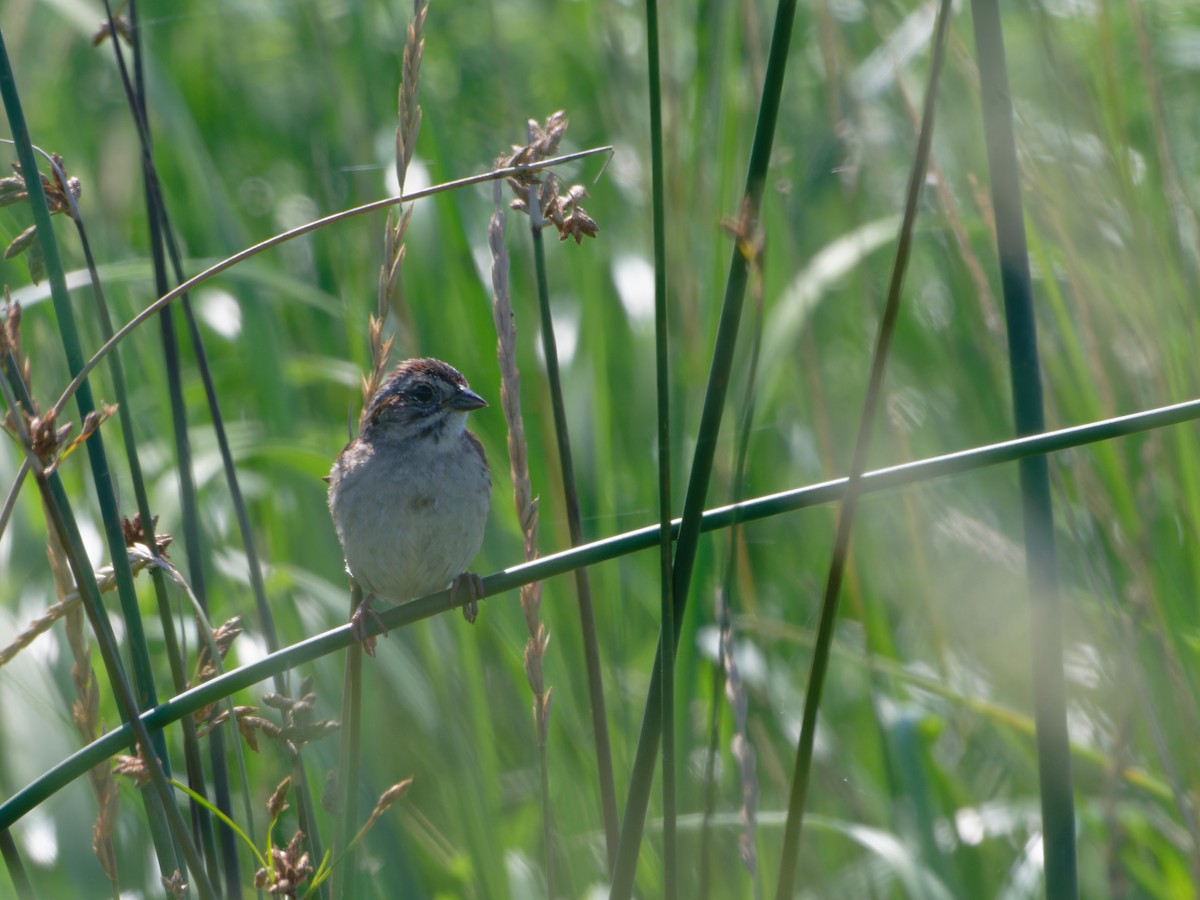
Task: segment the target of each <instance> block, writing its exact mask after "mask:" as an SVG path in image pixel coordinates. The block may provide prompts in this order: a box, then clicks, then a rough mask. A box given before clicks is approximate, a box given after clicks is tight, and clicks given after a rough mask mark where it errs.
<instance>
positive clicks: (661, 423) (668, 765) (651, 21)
mask: <svg viewBox="0 0 1200 900" xmlns="http://www.w3.org/2000/svg"><path fill="white" fill-rule="evenodd" d="M658 45H659V41H658V0H646V57H647V64H648V67H649V70H650V71H649V73H648V77H649V82H650V92H649V95H650V96H649V99H650V192H651V207H652V211H653V216H654V363H655V396H656V398H657V401H658V408H657V416H658V422H657V424H658V559H659V576H660V586H659V590H660V594H661V600H662V612H661V616H660V618H661V621H660V625H659V629H660V632H661V633H662V634H674V633H675V598H674V592H673V590H672V577H671V417H670V414H671V408H670V389H671V371H670V361H669V352H670V339H669V335H668V330H667V329H668V318H667V237H666V233H667V232H666V199H665V185H664V184H663V125H662V84H661V80H662V79H661V75H660V72H659V46H658ZM662 648H663V653H662V683H663V688H662V721H663V737H662V767H663V768H662V789H663V896H664V897H666V898H667V900H672V898H674V897H675V896H676V893H677V891H678V886H677V881H678V871H677V870H678V861H677V858H678V851H677V847H676V844H677V841H676V815H677V809H676V798H675V794H676V775H675V644H674V642H673V641H667V642H666V643H664V644H663V645H662ZM610 867H611V860H610Z"/></svg>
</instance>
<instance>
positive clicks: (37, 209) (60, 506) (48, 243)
mask: <svg viewBox="0 0 1200 900" xmlns="http://www.w3.org/2000/svg"><path fill="white" fill-rule="evenodd" d="M0 98H2V99H3V102H4V108H5V112H6V114H7V116H8V121H9V126H10V128H11V130H12V134H13V140H14V141H15V143H16V149H17V156H18V158H19V159H20V160H21V167H22V171H23V172H24V173H25V177H26V183H25V184H26V190H27V192H28V195H29V202H30V207H31V209H32V211H33V217H34V222H35V224H36V226H37V234H38V242H39V245H40V248H41V252H42V253H43V256H44V259H45V266H46V273H47V276H48V278H49V281H50V287H51V296H52V299H53V302H54V307H55V313H56V315H57V318H58V326H59V335H60V338H61V341H62V344H63V349H64V351H65V353H66V357H67V365H68V368H69V370H70V371H71V372H73V373H76V374H78V373H80V372H81V371H82V369H83V365H84V358H83V350H82V345H81V343H80V339H79V335H78V333H77V332H76V329H75V318H74V313H73V311H72V308H71V305H70V298H69V296H68V294H67V286H66V277H65V275H64V271H63V266H62V260H61V258H60V256H59V253H58V244H57V241H56V238H55V235H54V226H53V224H52V223H51V221H50V210H49V207H48V206H47V203H46V196H45V192H44V190H43V189H42V183H41V179H40V177H39V172H38V166H37V158H36V156H35V155H34V150H33V144H32V141H31V139H30V135H29V132H28V129H27V127H26V124H25V117H24V113H23V111H22V109H21V102H20V97H19V95H18V93H17V88H16V82H15V79H14V78H13V74H12V68H11V65H10V62H9V56H8V50H7V47H6V46H5V44H4V39H3V35H2V34H0ZM10 362H11V359H10ZM8 377H9V381H8V382H7V385H8V386H7V388H6V399H8V401H9V408H10V409H11V410H12V413H13V419H14V422H18V421H19V420H20V413H19V411H18V406H17V400H16V399H15V393H16V392H19V391H21V390H23V386H22V385H21V382H20V377H19V375H18V373H16V372H15V371H12V370H11V368H10V371H9V372H8ZM76 399H77V405H78V408H79V414H80V418H81V420H86V419H87V417H88V416H89V415H90V414H92V413H94V412H95V402H94V400H93V398H92V392H91V387H90V385H89V384H88V382H87V381H86V380H85V381H83V382H81V384H80V386H79V389H78V396H77V398H76ZM22 400H23V401H24V404H25V408H26V409H30V404H29V402H28V398H27V397H23V398H22ZM31 414H32V412H31ZM25 437H26V438H27V437H28V436H27V435H26V436H25ZM26 446H28V443H27V442H26ZM87 450H88V459H89V462H90V463H91V468H92V478H93V482H94V484H95V487H96V493H97V496H98V498H99V501H100V513H101V518H102V521H103V525H104V532H105V537H106V538H107V542H108V547H109V552H110V554H111V559H112V565H113V570H114V573H115V575H116V581H117V591H118V594H119V596H120V601H121V609H122V614H123V616H124V620H125V622H124V624H125V628H126V633H127V637H128V642H129V646H130V649H131V655H132V658H133V674H134V680H133V684H132V687H130V688H129V693H128V694H126V695H124V696H122V697H121V699H122V701H123V709H122V711H123V714H124V715H125V717H127V718H129V719H133V718H136V717H137V716H138V713H139V711H141V710H143V709H147V708H149V707H151V706H153V705H155V703H156V702H157V700H156V696H155V690H154V680H153V674H152V671H151V667H150V660H149V654H148V652H147V646H146V640H145V633H144V630H143V628H142V622H141V613H140V611H139V609H138V604H137V597H136V595H135V593H134V589H133V572H132V569H131V567H130V564H129V557H128V554H127V553H126V550H125V538H124V533H123V531H122V529H121V521H120V515H119V511H118V510H117V503H116V493H115V488H114V484H113V477H112V473H111V471H110V470H109V467H108V461H107V458H106V455H105V451H104V444H103V441H102V439H101V437H100V433H99V430H98V429H97V430H96V431H94V432H93V434H92V435H91V436H90V437H89V438H88V440H87ZM38 484H39V487H40V488H41V489H42V494H43V498H44V499H45V500H46V506H47V508H48V509H50V510H51V511H52V512H54V513H55V515H56V516H57V518H56V522H55V527H57V528H58V529H59V532H60V534H59V537H60V540H61V541H62V544H63V546H64V549H65V550H66V552H67V554H68V557H69V558H70V560H71V567H72V570H73V572H74V575H75V579H76V583H77V584H79V585H80V587H81V589H84V590H86V592H87V598H88V601H89V604H90V606H89V611H90V619H91V621H92V625H93V628H97V627H98V626H102V627H99V630H98V631H97V639H98V640H100V641H101V642H102V646H103V643H104V642H109V641H113V640H114V638H113V635H112V631H111V626H109V625H108V620H107V614H106V613H105V612H104V608H103V606H102V605H101V603H100V594H99V589H98V586H97V584H96V580H95V577H94V575H93V573H92V571H91V569H90V567H89V566H87V565H86V562H87V556H86V555H85V554H84V553H83V547H82V542H81V539H80V537H79V533H78V530H77V528H76V527H75V526H74V521H73V517H72V516H71V515H70V512H69V507H68V506H67V498H66V494H65V492H64V491H63V489H62V484H61V481H60V480H59V478H58V476H57V473H52V474H51V476H50V477H49V478H48V479H47V478H44V477H43V478H39V479H38ZM105 664H106V667H107V668H108V670H109V675H110V678H112V677H114V676H115V683H116V684H120V685H122V686H125V685H127V683H126V682H125V681H124V676H123V673H122V670H121V667H120V663H119V656H118V653H117V650H116V647H115V645H114V646H111V647H109V648H108V651H107V653H106V654H105ZM135 724H137V723H135ZM137 730H139V731H141V734H139V737H140V738H143V739H144V746H145V748H146V753H147V756H148V757H151V759H150V763H151V765H150V773H151V781H152V783H153V784H154V786H155V793H154V795H150V794H145V793H144V794H143V798H144V801H145V803H146V806H147V813H148V816H149V819H150V822H151V834H152V836H153V838H154V844H155V849H156V852H157V853H158V857H159V862H160V864H161V865H163V869H164V871H171V870H172V867H171V860H172V857H173V856H174V852H173V850H172V848H171V837H172V834H173V835H174V838H175V839H176V840H177V841H179V842H181V843H182V844H183V845H184V846H183V848H182V849H183V852H184V855H185V856H186V857H187V858H188V863H189V867H191V868H193V870H194V871H193V875H194V876H195V877H196V879H197V881H199V882H200V883H202V884H203V883H204V881H205V878H204V872H203V871H202V870H198V868H199V867H198V865H197V862H198V860H197V857H196V853H195V849H194V848H193V847H192V846H191V844H190V841H189V839H188V837H187V835H186V833H185V829H184V826H183V823H182V820H181V819H180V817H179V813H178V810H176V809H175V807H174V805H173V804H172V803H171V802H170V790H169V788H168V787H167V784H166V777H167V775H168V774H169V772H170V766H169V762H168V759H167V753H166V743H165V741H164V740H163V737H162V734H161V733H159V732H155V733H154V734H153V735H151V734H149V733H147V732H145V731H144V730H142V729H141V728H140V725H139V726H138V729H137ZM152 796H153V797H155V798H156V799H157V802H156V800H155V799H152ZM168 824H169V825H170V831H169V832H168V830H167V827H166V826H167V825H168Z"/></svg>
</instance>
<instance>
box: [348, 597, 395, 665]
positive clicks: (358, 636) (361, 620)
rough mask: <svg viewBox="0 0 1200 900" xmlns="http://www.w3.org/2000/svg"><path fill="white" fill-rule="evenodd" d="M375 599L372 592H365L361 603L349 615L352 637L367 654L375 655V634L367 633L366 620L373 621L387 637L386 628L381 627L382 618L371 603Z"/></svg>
mask: <svg viewBox="0 0 1200 900" xmlns="http://www.w3.org/2000/svg"><path fill="white" fill-rule="evenodd" d="M374 600H375V595H374V594H367V596H366V597H364V598H363V601H362V603H360V604H358V608H357V609H355V610H354V613H353V614H352V615H351V616H350V634H352V635H353V636H354V639H355V640H356V641H358V642H359V643H360V644H362V648H363V650H364V651H366V654H367V656H374V655H375V635H373V634H368V633H367V629H368V627H369V625H368V622H373V623H374V624H375V625H376V626H378V628H379V631H380V632H381V633H382V634H383V636H384V637H387V633H388V632H387V629H386V628H384V627H383V619H381V618H379V613H377V612H375V608H374V606H372V603H373V602H374Z"/></svg>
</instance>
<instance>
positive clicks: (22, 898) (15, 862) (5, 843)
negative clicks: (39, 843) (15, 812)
mask: <svg viewBox="0 0 1200 900" xmlns="http://www.w3.org/2000/svg"><path fill="white" fill-rule="evenodd" d="M0 857H3V858H4V865H5V866H7V867H8V875H9V877H10V878H12V883H13V889H14V890H16V892H17V898H18V900H36V897H37V894H35V893H34V891H33V882H31V881H30V880H29V873H28V872H26V871H25V863H24V861H23V860H22V859H21V851H20V850H18V849H17V842H16V841H15V840H13V836H12V832H11V831H9V830H8V829H7V828H5V829H4V830H3V831H0Z"/></svg>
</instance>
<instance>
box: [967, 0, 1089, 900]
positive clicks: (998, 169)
mask: <svg viewBox="0 0 1200 900" xmlns="http://www.w3.org/2000/svg"><path fill="white" fill-rule="evenodd" d="M971 11H972V16H973V18H974V24H975V52H976V53H977V54H978V55H979V92H980V95H981V99H982V102H983V124H984V132H985V135H986V138H987V156H988V168H989V170H990V172H991V185H992V206H993V208H994V210H995V216H996V243H997V251H998V255H999V257H1000V283H1001V286H1002V287H1003V289H1004V315H1005V320H1006V324H1007V327H1008V356H1009V371H1010V375H1011V380H1012V393H1013V411H1014V414H1015V420H1016V431H1017V434H1018V435H1025V434H1036V433H1037V432H1040V431H1042V429H1044V428H1045V427H1046V425H1045V414H1044V411H1043V406H1042V377H1041V367H1040V364H1039V362H1038V353H1037V323H1036V320H1035V317H1034V310H1033V287H1032V281H1031V277H1030V272H1029V252H1028V247H1027V245H1026V241H1025V221H1024V217H1023V213H1022V206H1021V182H1020V172H1019V170H1018V167H1017V147H1016V140H1015V138H1014V136H1013V111H1012V99H1011V95H1010V93H1009V85H1008V67H1007V64H1006V63H1005V59H1004V34H1003V32H1002V30H1001V26H1000V11H999V8H998V4H997V3H996V0H972V3H971ZM1020 478H1021V502H1022V509H1023V513H1024V524H1025V559H1026V566H1027V568H1028V576H1029V591H1030V595H1031V597H1030V599H1031V602H1032V618H1031V621H1030V643H1031V651H1032V655H1033V692H1034V708H1035V719H1036V721H1037V748H1038V776H1039V783H1040V788H1041V802H1042V845H1043V852H1044V858H1045V863H1044V865H1045V872H1046V896H1047V897H1049V898H1051V900H1063V898H1066V900H1071V898H1075V897H1077V896H1078V895H1079V876H1078V872H1077V870H1076V858H1075V798H1074V794H1073V791H1072V782H1071V746H1070V738H1069V736H1068V734H1067V701H1066V684H1065V678H1064V675H1063V650H1062V611H1061V609H1060V602H1059V594H1058V565H1057V562H1056V558H1055V548H1054V511H1053V505H1052V502H1051V497H1050V470H1049V465H1048V463H1047V460H1046V458H1045V457H1044V456H1038V457H1030V458H1028V459H1025V460H1022V461H1021V465H1020Z"/></svg>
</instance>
